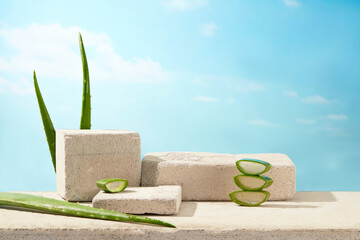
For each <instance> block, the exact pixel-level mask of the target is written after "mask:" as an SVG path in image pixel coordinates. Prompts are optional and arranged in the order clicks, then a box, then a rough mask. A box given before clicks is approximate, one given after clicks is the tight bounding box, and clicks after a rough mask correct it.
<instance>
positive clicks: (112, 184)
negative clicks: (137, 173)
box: [96, 178, 128, 193]
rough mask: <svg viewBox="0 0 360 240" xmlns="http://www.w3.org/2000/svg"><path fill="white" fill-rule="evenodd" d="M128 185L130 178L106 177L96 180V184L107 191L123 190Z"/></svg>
mask: <svg viewBox="0 0 360 240" xmlns="http://www.w3.org/2000/svg"><path fill="white" fill-rule="evenodd" d="M127 185H128V180H126V179H121V178H106V179H101V180H99V181H97V182H96V186H97V187H98V188H100V189H101V190H103V191H105V192H107V193H117V192H122V191H124V190H125V188H126V187H127Z"/></svg>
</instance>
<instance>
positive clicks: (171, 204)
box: [92, 186, 181, 215]
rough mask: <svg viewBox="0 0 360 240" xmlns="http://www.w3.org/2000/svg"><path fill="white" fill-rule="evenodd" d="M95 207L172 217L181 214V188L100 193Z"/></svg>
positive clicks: (95, 201) (148, 188)
mask: <svg viewBox="0 0 360 240" xmlns="http://www.w3.org/2000/svg"><path fill="white" fill-rule="evenodd" d="M92 203H93V207H96V208H103V209H107V210H113V211H117V212H123V213H129V214H145V213H148V214H160V215H171V214H176V213H178V212H179V208H180V204H181V187H180V186H158V187H130V188H126V189H125V190H124V191H123V192H119V193H106V192H104V191H100V192H99V193H98V194H97V195H96V196H95V197H94V199H93V200H92Z"/></svg>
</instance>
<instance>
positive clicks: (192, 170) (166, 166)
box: [141, 152, 296, 201]
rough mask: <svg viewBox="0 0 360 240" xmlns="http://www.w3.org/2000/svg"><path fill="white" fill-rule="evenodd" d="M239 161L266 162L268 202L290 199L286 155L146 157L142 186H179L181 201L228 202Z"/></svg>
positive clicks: (291, 171)
mask: <svg viewBox="0 0 360 240" xmlns="http://www.w3.org/2000/svg"><path fill="white" fill-rule="evenodd" d="M241 158H254V159H259V160H263V161H267V162H269V163H270V164H271V165H272V168H271V169H270V170H269V171H268V172H266V173H264V174H262V176H268V177H271V178H272V179H273V180H274V182H273V184H272V185H271V186H270V187H269V188H266V189H265V190H266V191H268V192H270V194H271V196H270V198H269V200H288V199H291V198H292V197H293V196H294V194H295V191H296V169H295V165H294V163H293V162H292V160H291V159H290V158H289V157H288V156H287V155H285V154H280V153H262V154H220V153H197V152H161V153H149V154H146V155H145V156H144V158H143V161H142V170H141V186H159V185H181V186H182V192H183V195H182V198H183V200H195V201H198V200H199V201H200V200H206V201H222V200H230V198H229V195H228V194H229V193H231V192H233V191H238V190H240V189H239V187H237V186H236V184H235V182H234V176H235V175H238V174H240V171H239V170H238V169H237V167H236V165H235V162H236V161H237V160H239V159H241Z"/></svg>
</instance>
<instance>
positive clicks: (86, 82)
mask: <svg viewBox="0 0 360 240" xmlns="http://www.w3.org/2000/svg"><path fill="white" fill-rule="evenodd" d="M79 45H80V53H81V61H82V67H83V98H82V110H81V121H80V129H90V128H91V101H90V98H91V96H90V78H89V68H88V63H87V59H86V54H85V48H84V44H83V40H82V37H81V34H80V33H79Z"/></svg>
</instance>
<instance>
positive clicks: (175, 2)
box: [165, 0, 207, 11]
mask: <svg viewBox="0 0 360 240" xmlns="http://www.w3.org/2000/svg"><path fill="white" fill-rule="evenodd" d="M206 4H207V0H171V1H167V2H165V5H166V6H167V7H168V8H169V9H171V10H177V11H186V10H194V9H197V8H200V7H202V6H204V5H206Z"/></svg>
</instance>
